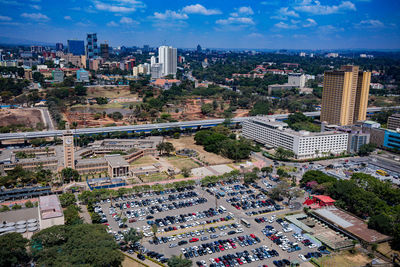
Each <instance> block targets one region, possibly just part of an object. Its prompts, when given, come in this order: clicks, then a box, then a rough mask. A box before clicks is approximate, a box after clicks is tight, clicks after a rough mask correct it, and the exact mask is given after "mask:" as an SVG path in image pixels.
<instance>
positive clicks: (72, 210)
mask: <svg viewBox="0 0 400 267" xmlns="http://www.w3.org/2000/svg"><path fill="white" fill-rule="evenodd" d="M64 221H65V224H66V225H76V224H82V223H83V221H82V218H81V217H80V216H79V208H78V206H76V205H70V206H68V207H67V208H66V209H65V210H64Z"/></svg>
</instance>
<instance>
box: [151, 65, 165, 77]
mask: <svg viewBox="0 0 400 267" xmlns="http://www.w3.org/2000/svg"><path fill="white" fill-rule="evenodd" d="M162 70H163V64H161V63H156V64H153V65H152V66H151V78H152V79H158V78H161V77H162V76H163V74H162Z"/></svg>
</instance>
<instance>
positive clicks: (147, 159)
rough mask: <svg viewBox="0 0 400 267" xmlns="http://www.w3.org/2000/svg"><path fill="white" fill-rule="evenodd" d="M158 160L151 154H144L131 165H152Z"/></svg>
mask: <svg viewBox="0 0 400 267" xmlns="http://www.w3.org/2000/svg"><path fill="white" fill-rule="evenodd" d="M156 162H157V161H156V160H155V159H154V158H153V157H151V156H144V157H141V158H139V159H138V160H135V161H133V162H131V166H140V165H152V164H154V163H156Z"/></svg>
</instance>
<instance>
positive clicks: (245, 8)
mask: <svg viewBox="0 0 400 267" xmlns="http://www.w3.org/2000/svg"><path fill="white" fill-rule="evenodd" d="M238 12H239V13H240V14H243V15H253V14H254V11H253V9H252V8H251V7H249V6H242V7H239V9H238Z"/></svg>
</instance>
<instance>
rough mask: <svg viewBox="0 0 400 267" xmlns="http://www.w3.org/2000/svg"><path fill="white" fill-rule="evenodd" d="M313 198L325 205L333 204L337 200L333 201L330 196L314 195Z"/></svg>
mask: <svg viewBox="0 0 400 267" xmlns="http://www.w3.org/2000/svg"><path fill="white" fill-rule="evenodd" d="M313 197H315V198H316V199H318V200H320V201H322V202H324V203H333V202H336V200H334V199H332V198H331V197H330V196H324V195H317V196H316V195H314V196H313Z"/></svg>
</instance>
